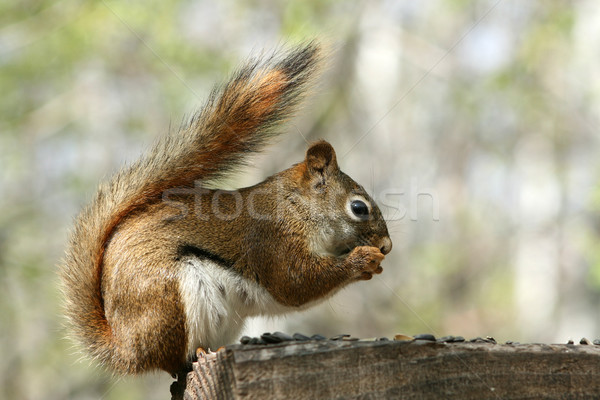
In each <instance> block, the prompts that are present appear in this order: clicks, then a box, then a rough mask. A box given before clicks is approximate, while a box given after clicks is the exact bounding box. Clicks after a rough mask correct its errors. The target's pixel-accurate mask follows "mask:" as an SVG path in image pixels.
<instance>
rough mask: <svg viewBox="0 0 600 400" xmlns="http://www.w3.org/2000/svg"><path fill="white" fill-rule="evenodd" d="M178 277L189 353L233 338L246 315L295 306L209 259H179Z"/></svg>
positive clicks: (236, 336) (278, 311) (271, 313)
mask: <svg viewBox="0 0 600 400" xmlns="http://www.w3.org/2000/svg"><path fill="white" fill-rule="evenodd" d="M178 278H179V290H180V292H181V299H182V301H183V307H184V311H185V316H186V331H187V334H188V356H189V357H193V355H194V354H195V352H196V349H197V348H198V347H202V348H204V349H208V348H210V349H211V350H216V349H217V348H219V347H220V346H224V345H225V344H228V343H232V342H233V341H235V340H236V339H237V338H238V335H239V334H240V332H241V330H242V328H243V327H244V320H245V319H246V317H250V316H255V315H277V314H282V313H284V312H286V311H292V310H296V309H297V308H292V307H288V306H284V305H281V304H279V303H278V302H277V301H276V300H275V299H274V298H273V296H271V294H270V293H269V292H268V291H267V290H266V289H264V288H263V287H262V286H260V285H259V284H257V283H255V282H252V281H249V280H247V279H245V278H243V277H241V276H240V275H238V274H236V273H235V272H233V271H230V270H227V269H226V268H223V267H221V266H219V265H218V264H217V263H215V262H213V261H210V260H205V259H198V258H194V257H190V258H187V259H185V260H182V265H181V269H180V271H179V276H178ZM302 308H305V307H302Z"/></svg>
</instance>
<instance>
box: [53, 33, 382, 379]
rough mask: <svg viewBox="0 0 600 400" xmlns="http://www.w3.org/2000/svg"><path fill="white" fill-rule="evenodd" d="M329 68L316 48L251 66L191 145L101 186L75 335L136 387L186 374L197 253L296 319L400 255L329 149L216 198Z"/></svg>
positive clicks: (70, 298)
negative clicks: (187, 282)
mask: <svg viewBox="0 0 600 400" xmlns="http://www.w3.org/2000/svg"><path fill="white" fill-rule="evenodd" d="M318 60H319V51H318V47H317V46H316V45H315V44H313V43H310V44H308V45H306V46H304V47H301V48H298V49H295V50H294V51H291V52H289V53H285V54H276V55H274V56H273V57H271V58H268V59H266V60H258V61H255V62H252V63H250V64H249V65H247V66H245V67H244V68H242V69H240V70H239V71H238V72H237V73H236V74H234V76H233V77H232V79H231V80H230V81H229V82H228V83H227V84H226V85H224V86H223V87H221V88H217V89H215V91H213V93H212V95H211V97H210V99H209V101H208V102H207V104H206V105H205V107H204V108H203V109H202V111H201V112H200V113H199V114H198V115H196V116H195V117H194V118H193V119H192V120H191V121H190V123H189V124H188V125H187V126H186V127H184V128H183V129H182V130H181V131H180V132H178V133H177V134H174V135H169V136H167V137H165V138H164V139H163V140H162V141H160V142H159V143H158V144H157V145H156V146H155V148H154V149H153V151H152V152H151V153H150V154H149V155H148V156H147V157H145V158H143V159H141V160H140V161H138V162H136V163H135V164H133V165H132V166H131V167H129V168H127V169H124V170H123V171H121V172H120V173H119V174H117V175H116V176H115V177H114V178H113V179H112V180H111V181H109V182H108V183H104V184H102V185H101V186H100V188H99V190H98V194H97V196H96V198H95V199H94V201H93V202H92V203H91V204H90V205H89V206H88V207H86V208H85V209H84V210H83V211H82V213H81V214H80V215H79V217H78V218H77V220H76V223H75V228H74V230H73V232H72V235H71V239H70V243H69V247H68V249H67V254H66V258H65V261H64V263H63V264H62V265H61V277H62V282H63V285H62V286H63V291H64V294H65V298H66V304H65V306H66V307H65V308H66V314H67V317H68V318H69V322H70V327H71V329H72V332H73V333H74V335H75V337H76V339H77V340H78V341H79V342H80V343H81V344H82V345H83V346H84V348H86V349H87V351H88V352H89V353H90V355H91V356H92V357H93V358H95V359H97V360H99V361H100V362H101V363H102V364H104V365H106V366H107V367H109V368H110V369H112V370H114V371H117V372H122V373H139V372H144V371H147V370H152V369H157V368H158V369H163V370H166V371H168V372H172V373H173V372H177V371H178V370H180V369H181V368H183V367H185V365H186V363H187V362H188V361H189V360H186V348H187V345H188V344H187V340H188V339H187V332H186V315H185V311H184V307H183V304H182V299H181V296H180V288H179V283H178V276H179V274H180V272H181V268H182V264H181V263H180V260H181V259H182V257H184V256H189V254H188V253H189V252H192V253H193V252H194V251H196V252H198V251H201V252H202V254H205V255H208V256H209V257H212V258H214V260H215V261H216V262H218V264H219V265H221V266H223V268H231V269H232V270H233V271H235V272H237V273H238V274H239V275H241V276H243V277H245V278H246V279H248V280H252V281H254V282H257V283H258V284H259V285H261V286H262V287H264V288H266V289H267V291H268V292H269V293H270V294H271V296H273V298H274V299H275V300H277V301H278V302H279V303H281V304H283V305H286V306H294V307H295V306H301V305H304V304H306V303H307V302H310V301H313V300H317V299H320V298H323V297H325V296H327V295H330V294H331V293H332V292H333V291H335V290H336V289H338V288H340V287H342V286H344V285H346V284H348V283H350V282H353V281H355V280H360V279H370V278H371V276H372V274H374V273H380V272H381V267H380V266H379V263H380V262H381V260H382V259H383V257H384V256H383V253H387V252H388V251H389V250H390V249H391V241H390V240H389V237H388V236H389V235H388V233H387V228H386V226H385V222H384V220H383V218H382V216H381V213H380V212H379V210H378V209H377V206H376V205H375V203H374V202H373V201H372V200H371V199H370V197H369V196H368V195H367V194H366V192H365V191H364V189H363V188H362V187H360V186H359V185H358V184H356V183H355V182H354V181H352V179H350V178H349V177H348V176H347V175H345V174H343V173H342V172H341V171H340V170H339V167H338V166H337V161H336V157H335V152H334V151H333V148H332V147H331V146H330V145H329V144H328V143H326V142H323V141H321V142H317V143H316V144H314V145H313V146H311V147H310V148H309V149H308V151H307V156H306V159H305V160H304V161H303V162H302V163H300V164H297V165H295V166H293V167H291V168H290V169H288V170H285V171H283V172H281V173H279V174H276V175H274V176H272V177H270V178H269V179H267V180H266V181H265V182H263V183H261V184H259V185H256V186H253V187H250V188H244V189H240V190H239V191H236V192H218V191H215V190H212V191H209V190H207V189H203V188H202V187H205V186H206V185H207V183H208V182H212V181H214V180H216V179H218V178H220V177H221V176H223V175H224V174H226V173H228V172H229V171H231V170H232V169H233V168H234V167H235V166H237V165H240V164H242V163H243V161H244V157H245V155H247V154H249V153H252V152H256V151H258V150H259V149H260V148H261V147H262V145H264V144H265V142H266V140H267V139H268V138H269V137H270V136H273V135H274V134H276V131H275V130H274V128H275V127H276V126H277V125H278V124H279V123H280V122H281V121H282V120H284V119H286V118H288V117H289V116H290V115H291V113H292V112H293V110H294V106H295V105H296V104H297V103H298V101H299V100H300V98H301V96H302V94H303V93H304V92H305V91H306V88H307V86H308V85H309V83H310V77H311V75H312V74H313V73H314V70H315V67H316V64H317V62H318ZM199 180H201V182H200V183H201V184H200V185H197V183H198V181H199ZM351 195H360V196H362V198H364V199H366V201H368V202H370V203H371V205H372V206H371V208H372V210H371V215H370V218H369V219H368V220H365V221H356V220H354V219H352V218H351V216H349V215H348V213H347V211H346V209H347V203H348V201H349V200H348V199H349V196H351ZM230 216H232V217H231V218H230ZM340 224H343V226H344V227H345V228H344V229H343V231H344V232H346V233H344V234H340V235H339V236H340V238H339V239H338V238H337V236H338V235H333V236H332V235H331V234H330V233H331V232H330V231H331V229H333V230H335V229H338V228H337V227H338V226H341V225H340ZM347 232H350V233H347ZM323 238H326V239H327V240H325V241H323ZM332 238H334V239H335V240H334V239H332ZM321 242H323V243H324V244H323V243H321Z"/></svg>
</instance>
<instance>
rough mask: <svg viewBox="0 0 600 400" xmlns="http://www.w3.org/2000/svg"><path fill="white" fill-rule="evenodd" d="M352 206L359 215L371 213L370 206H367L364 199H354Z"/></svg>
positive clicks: (364, 215) (355, 213)
mask: <svg viewBox="0 0 600 400" xmlns="http://www.w3.org/2000/svg"><path fill="white" fill-rule="evenodd" d="M350 208H351V209H352V212H353V213H354V215H356V216H357V217H366V216H367V215H369V207H367V205H366V204H365V202H364V201H360V200H354V201H352V203H350Z"/></svg>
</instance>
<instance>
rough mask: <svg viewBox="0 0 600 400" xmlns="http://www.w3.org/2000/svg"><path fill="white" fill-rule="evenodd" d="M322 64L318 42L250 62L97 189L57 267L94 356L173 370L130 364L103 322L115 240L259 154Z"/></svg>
mask: <svg viewBox="0 0 600 400" xmlns="http://www.w3.org/2000/svg"><path fill="white" fill-rule="evenodd" d="M319 60H320V55H319V48H318V46H317V45H316V44H315V43H309V44H307V45H304V46H301V47H298V48H295V49H293V50H291V51H287V52H276V53H274V54H273V55H271V56H269V57H263V58H260V59H255V60H251V61H250V62H248V63H247V64H246V65H245V66H243V67H242V68H240V69H239V70H238V71H237V72H235V73H234V74H233V76H232V78H231V79H230V80H229V81H227V82H226V83H225V84H223V85H221V86H218V87H216V88H215V89H214V90H213V91H212V93H211V94H210V96H209V99H208V101H207V102H206V104H205V105H204V107H202V109H201V110H200V111H199V112H198V113H197V114H196V115H195V116H194V117H193V118H192V119H191V120H190V121H189V123H188V124H187V125H186V126H184V127H183V128H182V129H181V130H180V131H178V132H176V133H171V134H169V135H167V136H165V137H163V138H162V139H161V140H160V141H159V142H158V143H157V144H156V145H155V146H154V148H153V149H152V150H151V152H150V153H149V154H148V155H146V156H145V157H143V158H142V159H140V160H139V161H137V162H135V163H133V164H132V165H130V166H129V167H127V168H125V169H123V170H121V171H120V172H119V173H117V174H116V175H115V176H114V177H113V178H112V179H110V180H109V181H107V182H104V183H102V184H101V185H100V187H99V189H98V192H97V194H96V196H95V197H94V199H93V201H92V202H91V204H89V205H88V206H87V207H86V208H84V210H83V211H82V212H81V213H80V215H79V216H78V217H77V218H76V221H75V227H74V229H73V230H72V232H71V235H70V240H69V245H68V249H67V252H66V256H65V259H64V262H63V263H62V264H61V266H60V275H61V280H62V290H63V293H64V297H65V299H66V303H65V310H66V315H67V317H68V323H69V328H70V331H71V333H72V334H73V335H74V337H75V339H76V340H77V341H78V342H79V343H80V344H82V346H83V348H84V349H85V351H87V352H88V353H89V355H90V356H91V357H93V358H95V359H97V360H99V361H100V362H101V363H102V364H104V365H106V366H108V367H110V368H111V369H113V370H116V371H118V372H126V373H137V372H142V371H144V370H146V369H148V368H163V369H167V370H172V368H171V365H170V364H169V363H168V362H163V361H161V360H156V364H155V365H154V364H144V363H139V362H137V361H136V360H133V359H132V357H135V356H136V354H135V353H132V352H131V351H130V350H128V349H125V348H123V346H122V344H121V341H120V340H119V339H118V338H115V336H114V334H113V331H112V329H111V326H110V324H109V323H108V321H107V319H106V315H105V310H104V299H103V295H102V290H103V288H102V266H103V261H104V255H105V249H106V247H107V245H108V243H109V242H110V240H111V236H112V235H113V234H114V232H115V230H116V229H117V227H118V226H119V224H120V223H121V222H122V221H124V219H126V218H127V217H128V216H130V215H133V214H135V213H138V212H143V211H144V209H146V208H147V207H149V206H151V205H153V204H156V203H158V202H160V201H161V199H162V196H163V193H164V192H165V191H166V190H168V189H172V188H176V187H177V188H179V187H184V188H185V187H193V186H194V184H195V182H198V181H200V182H201V183H202V182H209V181H214V180H216V179H218V178H220V177H222V176H223V175H224V174H227V173H228V172H231V171H232V170H233V169H234V168H235V167H237V166H239V165H241V164H243V162H244V160H245V157H246V156H247V155H249V154H251V153H254V152H257V151H260V150H261V148H262V146H263V145H265V144H266V142H267V141H268V139H269V138H271V137H272V136H274V135H276V134H278V133H279V132H278V131H277V130H276V128H277V126H278V125H279V124H280V123H281V122H282V121H283V120H285V119H287V118H288V117H290V116H291V115H292V114H293V113H294V111H295V109H296V106H297V105H298V102H299V101H300V100H301V98H302V97H303V94H304V93H305V92H306V91H307V86H308V85H310V83H311V77H312V76H313V75H314V72H315V69H316V68H317V67H318V64H319ZM161 363H162V364H161ZM171 372H173V371H171Z"/></svg>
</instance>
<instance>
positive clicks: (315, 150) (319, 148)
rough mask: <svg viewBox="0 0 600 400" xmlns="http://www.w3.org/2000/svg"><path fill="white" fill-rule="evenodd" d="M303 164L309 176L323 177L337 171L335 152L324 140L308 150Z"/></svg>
mask: <svg viewBox="0 0 600 400" xmlns="http://www.w3.org/2000/svg"><path fill="white" fill-rule="evenodd" d="M305 162H306V166H307V169H308V173H309V174H310V175H315V174H316V175H319V176H321V177H325V176H327V175H330V174H332V173H334V172H337V171H338V170H339V167H338V164H337V159H336V157H335V150H333V147H332V146H331V145H330V144H329V143H327V142H326V141H324V140H321V141H319V142H316V143H314V144H313V145H311V146H310V147H309V148H308V150H307V151H306V161H305Z"/></svg>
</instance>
